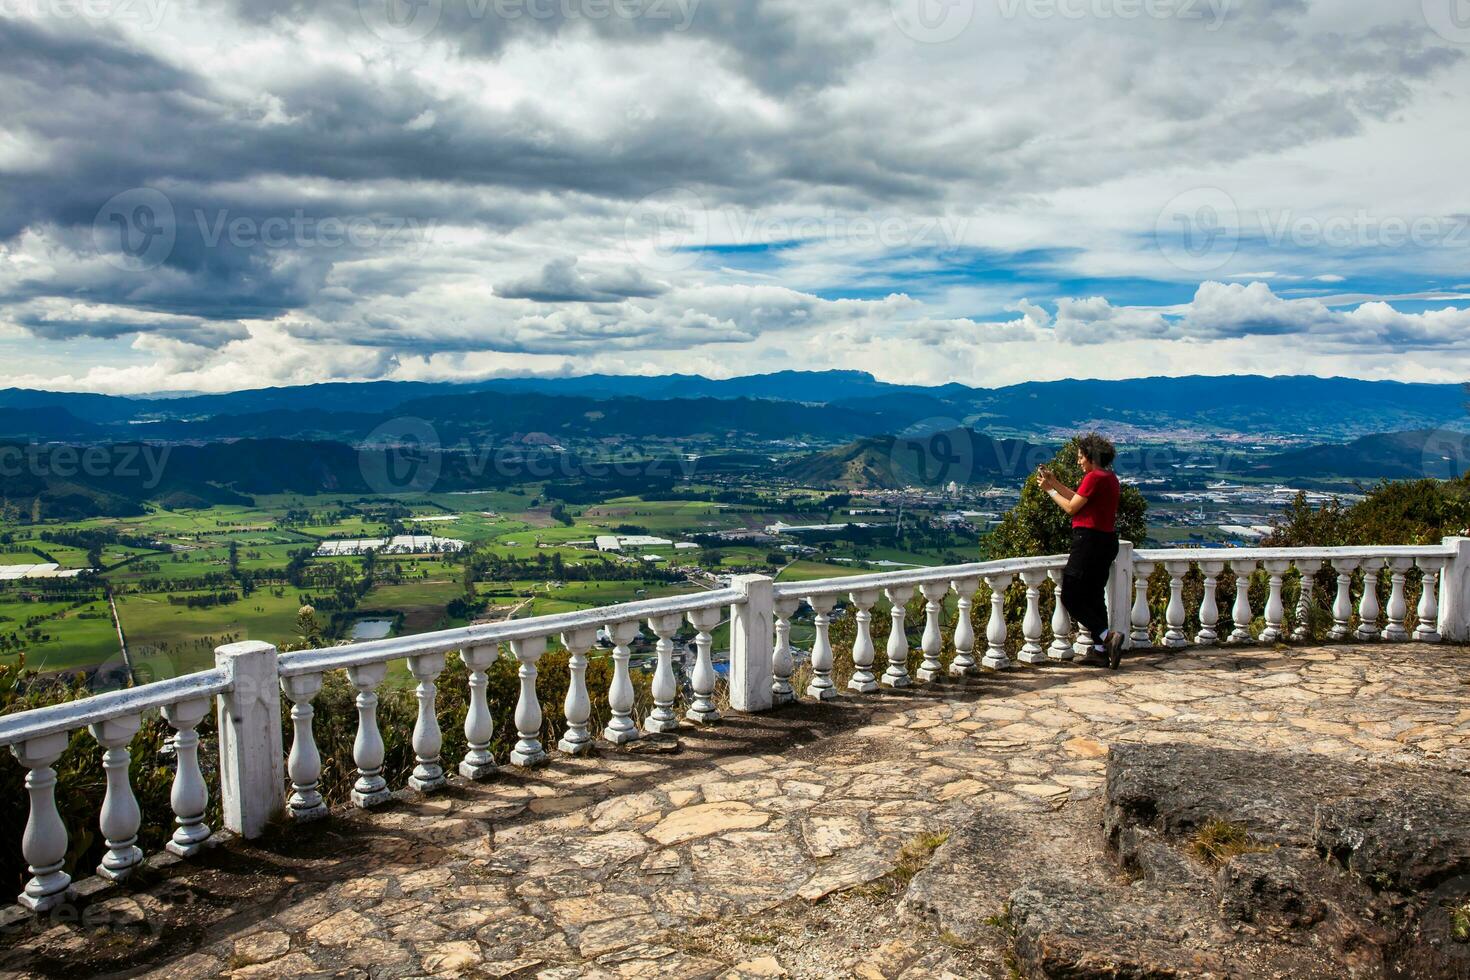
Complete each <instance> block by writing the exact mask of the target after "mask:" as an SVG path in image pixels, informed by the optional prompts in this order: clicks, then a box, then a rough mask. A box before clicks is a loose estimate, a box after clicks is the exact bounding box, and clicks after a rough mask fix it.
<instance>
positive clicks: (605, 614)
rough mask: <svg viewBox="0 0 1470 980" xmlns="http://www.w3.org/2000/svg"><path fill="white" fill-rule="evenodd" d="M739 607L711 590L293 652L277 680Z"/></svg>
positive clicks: (283, 659)
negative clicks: (645, 620) (724, 607)
mask: <svg viewBox="0 0 1470 980" xmlns="http://www.w3.org/2000/svg"><path fill="white" fill-rule="evenodd" d="M742 601H744V594H743V593H741V592H740V591H739V590H737V589H715V590H713V591H710V592H692V593H689V594H688V595H676V596H662V597H660V598H657V599H640V600H638V601H636V602H623V603H618V604H616V605H611V606H599V607H597V608H595V609H579V610H577V611H576V612H566V613H552V614H550V615H546V616H531V617H528V618H526V619H512V620H507V621H506V622H503V623H487V624H483V625H480V626H462V627H459V628H457V629H450V630H440V631H438V632H435V633H419V634H417V635H414V636H395V637H392V638H390V639H386V640H369V641H367V642H364V643H354V644H352V645H351V646H344V647H329V648H326V649H322V650H296V651H293V652H291V653H283V654H281V655H280V658H279V665H280V674H281V676H282V677H294V676H297V675H300V674H319V673H324V672H326V671H329V670H341V669H344V668H347V667H362V666H366V665H368V664H376V663H383V662H385V661H389V660H401V659H403V658H405V657H417V656H423V655H425V654H433V653H448V652H450V651H453V650H461V649H465V648H470V647H478V646H488V645H489V644H492V643H508V642H510V641H512V640H527V639H532V638H534V637H542V636H552V635H553V634H556V633H571V632H575V631H577V630H585V629H594V628H596V627H599V626H604V625H606V624H608V623H626V622H632V621H635V620H642V619H649V618H653V617H658V616H668V615H672V614H674V613H687V612H694V611H696V610H700V609H712V608H715V607H717V606H729V605H739V604H740V603H741V602H742Z"/></svg>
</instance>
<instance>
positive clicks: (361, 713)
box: [347, 663, 391, 808]
mask: <svg viewBox="0 0 1470 980" xmlns="http://www.w3.org/2000/svg"><path fill="white" fill-rule="evenodd" d="M387 674H388V665H387V664H386V663H382V664H366V665H364V666H362V667H348V668H347V679H348V680H350V681H351V682H352V686H353V687H355V688H357V737H356V738H355V739H353V741H352V759H353V761H354V762H356V763H357V782H355V783H353V784H352V802H353V803H355V804H357V805H358V806H360V807H363V808H367V807H374V806H380V805H381V804H383V803H386V802H388V797H389V796H390V795H391V794H389V792H388V782H387V780H385V779H384V778H383V735H382V733H381V732H379V731H378V685H379V684H381V683H383V678H384V677H386V676H387Z"/></svg>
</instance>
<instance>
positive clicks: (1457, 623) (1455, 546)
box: [1439, 538, 1470, 643]
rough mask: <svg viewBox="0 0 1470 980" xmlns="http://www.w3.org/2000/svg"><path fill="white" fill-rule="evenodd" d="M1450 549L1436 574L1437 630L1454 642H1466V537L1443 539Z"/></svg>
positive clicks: (1469, 628)
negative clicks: (1437, 576) (1447, 557)
mask: <svg viewBox="0 0 1470 980" xmlns="http://www.w3.org/2000/svg"><path fill="white" fill-rule="evenodd" d="M1444 543H1445V546H1446V547H1447V548H1450V549H1451V550H1452V551H1453V554H1451V555H1450V559H1449V561H1447V562H1445V566H1444V571H1443V572H1441V573H1440V581H1439V586H1440V592H1439V633H1440V635H1441V636H1443V637H1444V638H1445V639H1446V640H1450V641H1452V642H1455V643H1470V538H1445V539H1444Z"/></svg>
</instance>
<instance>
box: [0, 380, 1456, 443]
mask: <svg viewBox="0 0 1470 980" xmlns="http://www.w3.org/2000/svg"><path fill="white" fill-rule="evenodd" d="M1465 403H1466V394H1465V392H1464V391H1463V390H1462V388H1461V386H1459V385H1452V384H1448V385H1447V384H1435V385H1432V384H1402V383H1399V382H1393V381H1358V380H1354V379H1348V378H1315V377H1275V378H1266V377H1259V376H1238V377H1234V376H1232V377H1183V378H1136V379H1131V380H1126V381H1045V382H1028V383H1025V384H1019V385H1011V386H1008V387H1004V388H994V389H987V388H972V387H966V386H965V385H960V384H947V385H941V386H937V387H922V386H918V385H894V384H887V383H885V382H881V381H878V380H876V379H875V378H874V377H873V376H872V375H870V374H867V373H864V372H861V371H816V372H803V371H786V372H778V373H775V374H765V375H754V376H750V377H743V378H731V379H723V380H715V379H709V378H702V377H694V376H688V375H665V376H658V377H631V376H630V377H617V376H610V375H588V376H584V377H573V378H502V379H493V380H489V381H481V382H475V383H473V384H451V383H436V382H408V381H404V382H396V381H373V382H362V383H333V384H318V385H302V386H299V387H290V388H263V389H257V390H248V391H236V392H229V393H226V394H212V395H189V396H181V397H170V398H121V397H115V396H107V395H92V394H75V393H67V392H45V391H29V390H23V389H14V388H12V389H4V390H0V438H4V437H7V436H8V437H12V438H25V439H43V440H44V439H72V438H74V439H84V440H85V439H89V440H91V441H122V440H126V439H130V438H136V437H138V436H140V435H142V436H145V437H146V438H148V439H150V440H152V439H167V440H173V441H200V440H215V439H232V438H242V437H250V438H330V439H336V440H340V441H348V442H351V441H356V440H358V439H361V438H362V437H364V436H365V435H366V434H367V433H368V432H371V431H372V430H373V429H374V428H375V427H376V426H377V425H378V424H380V423H381V422H383V421H385V420H387V419H390V418H395V417H401V416H409V415H412V416H417V417H420V418H423V419H425V420H427V421H429V422H431V423H432V424H434V425H435V426H436V428H439V429H440V430H441V434H443V433H448V434H467V433H468V434H472V435H477V436H483V435H485V434H487V433H496V434H514V433H530V432H544V433H547V434H549V435H551V436H553V437H556V436H559V435H567V436H578V435H588V436H594V437H601V436H630V437H638V436H650V437H651V436H659V437H673V438H677V437H683V436H695V435H709V434H716V435H724V434H730V435H735V436H737V437H738V436H747V437H751V438H757V439H780V438H785V437H795V438H802V437H814V438H820V439H824V440H835V439H843V440H847V439H853V438H858V437H862V436H872V435H878V434H880V433H884V432H897V431H902V430H904V429H907V428H909V427H911V426H913V425H915V424H918V423H923V424H924V426H925V427H926V428H930V429H946V428H954V429H957V428H960V427H968V428H974V429H983V430H986V431H991V432H998V433H1002V434H1006V435H1019V436H1022V437H1025V438H1032V439H1035V438H1037V437H1041V438H1043V439H1053V438H1057V437H1059V436H1060V435H1062V434H1063V433H1065V432H1067V431H1068V430H1072V429H1077V428H1081V427H1084V426H1089V425H1093V424H1099V425H1103V426H1105V427H1107V426H1111V427H1114V428H1117V429H1122V430H1134V429H1136V430H1142V431H1146V432H1158V433H1171V432H1179V431H1191V432H1198V433H1204V434H1206V435H1208V434H1210V433H1230V434H1240V433H1245V434H1258V435H1261V436H1297V437H1302V436H1304V435H1307V434H1310V435H1311V436H1312V437H1313V438H1318V439H1321V440H1323V441H1328V440H1347V439H1352V438H1356V437H1358V436H1362V435H1366V434H1369V433H1373V432H1396V431H1407V430H1411V429H1430V428H1437V427H1447V426H1448V427H1461V428H1470V417H1467V411H1466V405H1465ZM48 416H53V417H54V418H52V420H51V421H49V422H48ZM68 416H69V417H70V419H69V418H68ZM72 420H75V421H72ZM144 423H146V425H145V424H144ZM87 424H90V425H95V426H98V427H99V428H98V430H95V431H92V430H87V429H86V428H84V426H85V425H87Z"/></svg>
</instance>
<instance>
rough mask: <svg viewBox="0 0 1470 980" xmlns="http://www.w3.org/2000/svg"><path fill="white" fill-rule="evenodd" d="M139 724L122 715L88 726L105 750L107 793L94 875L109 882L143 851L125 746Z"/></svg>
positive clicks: (129, 870)
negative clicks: (103, 850) (100, 852)
mask: <svg viewBox="0 0 1470 980" xmlns="http://www.w3.org/2000/svg"><path fill="white" fill-rule="evenodd" d="M141 722H142V719H140V718H139V717H138V716H137V715H124V716H122V717H120V718H109V719H107V720H106V721H102V722H98V723H97V724H95V725H92V726H91V730H92V737H93V738H95V739H96V740H97V743H98V744H99V745H101V746H102V748H103V749H104V750H105V751H104V752H103V753H102V768H103V770H104V771H106V773H107V792H106V794H105V795H104V796H103V798H102V820H101V822H100V827H101V829H102V837H103V841H104V842H105V843H106V844H107V853H106V854H104V855H102V863H101V864H99V865H98V866H97V873H98V874H99V875H101V876H102V877H104V878H111V879H112V880H113V881H119V880H121V879H123V878H126V877H127V876H128V875H130V874H132V873H133V869H134V868H136V867H137V866H138V865H139V864H142V863H143V851H142V850H141V849H140V848H139V847H138V846H137V845H138V827H139V826H140V825H141V824H142V822H143V813H142V811H141V810H139V809H138V798H137V797H135V796H134V795H133V784H132V782H131V781H130V780H129V778H128V766H129V763H130V762H131V761H132V756H131V754H130V753H129V752H128V743H129V742H131V741H132V740H133V736H134V735H136V734H138V726H139V725H140V724H141Z"/></svg>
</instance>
